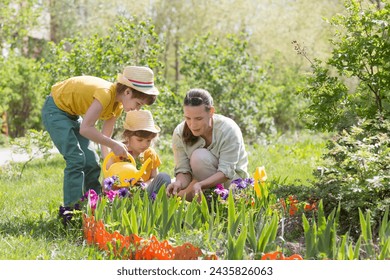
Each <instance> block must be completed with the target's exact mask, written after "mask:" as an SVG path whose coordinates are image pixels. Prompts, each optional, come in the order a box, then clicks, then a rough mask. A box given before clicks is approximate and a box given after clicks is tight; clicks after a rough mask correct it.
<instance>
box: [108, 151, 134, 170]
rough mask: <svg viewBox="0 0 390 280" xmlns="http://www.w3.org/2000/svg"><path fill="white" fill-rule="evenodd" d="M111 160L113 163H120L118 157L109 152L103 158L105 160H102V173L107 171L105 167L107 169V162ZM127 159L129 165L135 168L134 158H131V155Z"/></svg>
mask: <svg viewBox="0 0 390 280" xmlns="http://www.w3.org/2000/svg"><path fill="white" fill-rule="evenodd" d="M111 158H114V162H119V161H121V160H120V157H118V156H116V155H115V154H114V152H110V153H109V154H108V155H107V156H106V157H105V159H104V161H103V165H102V168H103V170H104V171H107V168H106V167H107V163H108V161H109V160H110V159H111ZM127 158H128V159H129V160H130V163H131V164H132V165H134V166H136V163H135V160H134V158H133V156H132V155H131V154H128V156H127Z"/></svg>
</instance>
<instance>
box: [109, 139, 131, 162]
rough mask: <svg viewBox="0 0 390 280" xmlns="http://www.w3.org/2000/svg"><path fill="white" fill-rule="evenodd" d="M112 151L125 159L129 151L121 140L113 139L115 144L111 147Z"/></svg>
mask: <svg viewBox="0 0 390 280" xmlns="http://www.w3.org/2000/svg"><path fill="white" fill-rule="evenodd" d="M114 141H115V140H114ZM112 151H113V152H114V154H115V155H116V156H118V157H123V158H126V159H127V158H128V157H129V152H128V151H127V147H126V145H125V144H123V143H122V142H118V141H115V145H114V146H113V147H112Z"/></svg>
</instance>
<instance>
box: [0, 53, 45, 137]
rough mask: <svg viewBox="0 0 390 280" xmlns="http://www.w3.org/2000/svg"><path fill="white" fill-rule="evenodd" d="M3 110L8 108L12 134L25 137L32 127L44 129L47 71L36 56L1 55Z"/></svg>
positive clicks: (1, 100)
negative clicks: (42, 111) (42, 115)
mask: <svg viewBox="0 0 390 280" xmlns="http://www.w3.org/2000/svg"><path fill="white" fill-rule="evenodd" d="M0 76H1V77H2V78H1V80H0V104H1V105H0V112H1V111H7V118H8V130H9V135H10V136H11V137H20V136H23V135H24V134H25V132H26V130H27V129H28V128H32V129H39V128H41V118H40V115H41V107H42V105H43V101H44V99H43V95H44V94H45V92H44V90H43V88H44V85H45V80H44V74H42V73H40V72H39V65H38V63H36V61H35V60H34V59H30V58H25V57H23V56H20V55H17V54H16V53H14V52H11V53H9V55H8V56H7V57H6V58H4V57H2V58H0Z"/></svg>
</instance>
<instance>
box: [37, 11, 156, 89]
mask: <svg viewBox="0 0 390 280" xmlns="http://www.w3.org/2000/svg"><path fill="white" fill-rule="evenodd" d="M161 51H162V46H161V44H160V41H159V38H158V36H157V34H156V32H155V31H154V26H153V24H151V23H150V22H149V21H143V20H138V19H137V18H130V19H129V18H124V17H118V18H117V19H116V21H115V24H114V25H113V27H112V28H111V29H110V30H109V32H108V35H106V36H99V35H98V34H94V35H91V36H89V37H85V38H83V37H78V36H75V37H73V38H69V39H64V40H62V41H61V42H60V43H59V44H58V45H54V44H52V48H51V56H50V57H48V58H47V61H46V62H45V64H44V65H43V66H44V70H45V71H48V72H49V73H50V76H51V77H50V78H51V79H50V81H49V83H48V85H47V87H48V88H47V90H50V87H51V85H52V84H54V83H56V82H58V81H61V80H63V79H66V78H69V77H72V76H79V75H93V76H97V77H100V78H103V79H107V80H110V81H115V79H116V75H117V73H121V72H122V70H123V67H124V66H126V65H145V66H148V67H150V68H152V69H155V68H156V69H158V68H159V67H162V66H161V63H160V62H159V61H158V55H159V54H160V53H161ZM156 76H157V78H158V75H156Z"/></svg>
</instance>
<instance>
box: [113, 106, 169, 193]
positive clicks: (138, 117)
mask: <svg viewBox="0 0 390 280" xmlns="http://www.w3.org/2000/svg"><path fill="white" fill-rule="evenodd" d="M123 128H124V131H123V140H124V143H125V144H126V147H127V150H128V152H129V153H130V154H131V155H132V156H133V158H134V159H135V161H136V162H139V163H140V164H141V165H142V164H143V163H144V162H145V161H146V160H147V159H148V158H150V159H151V162H150V163H149V165H148V166H147V168H146V170H145V172H144V174H143V175H142V176H141V178H142V185H143V188H144V189H146V190H147V192H148V194H149V196H152V195H153V193H155V194H157V193H158V191H159V189H160V188H161V187H162V186H163V185H169V184H170V183H171V177H170V176H169V175H168V174H166V173H159V171H158V167H159V166H160V165H161V160H160V157H159V156H158V154H157V153H156V151H155V150H154V149H153V148H152V147H151V144H152V141H153V140H154V139H155V138H156V137H157V135H158V133H159V132H160V128H159V127H158V126H157V125H155V124H154V121H153V116H152V113H151V112H150V111H147V110H140V111H131V112H128V113H127V114H126V120H125V123H124V124H123ZM110 164H112V163H110V162H109V163H108V164H107V168H109V166H110Z"/></svg>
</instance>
